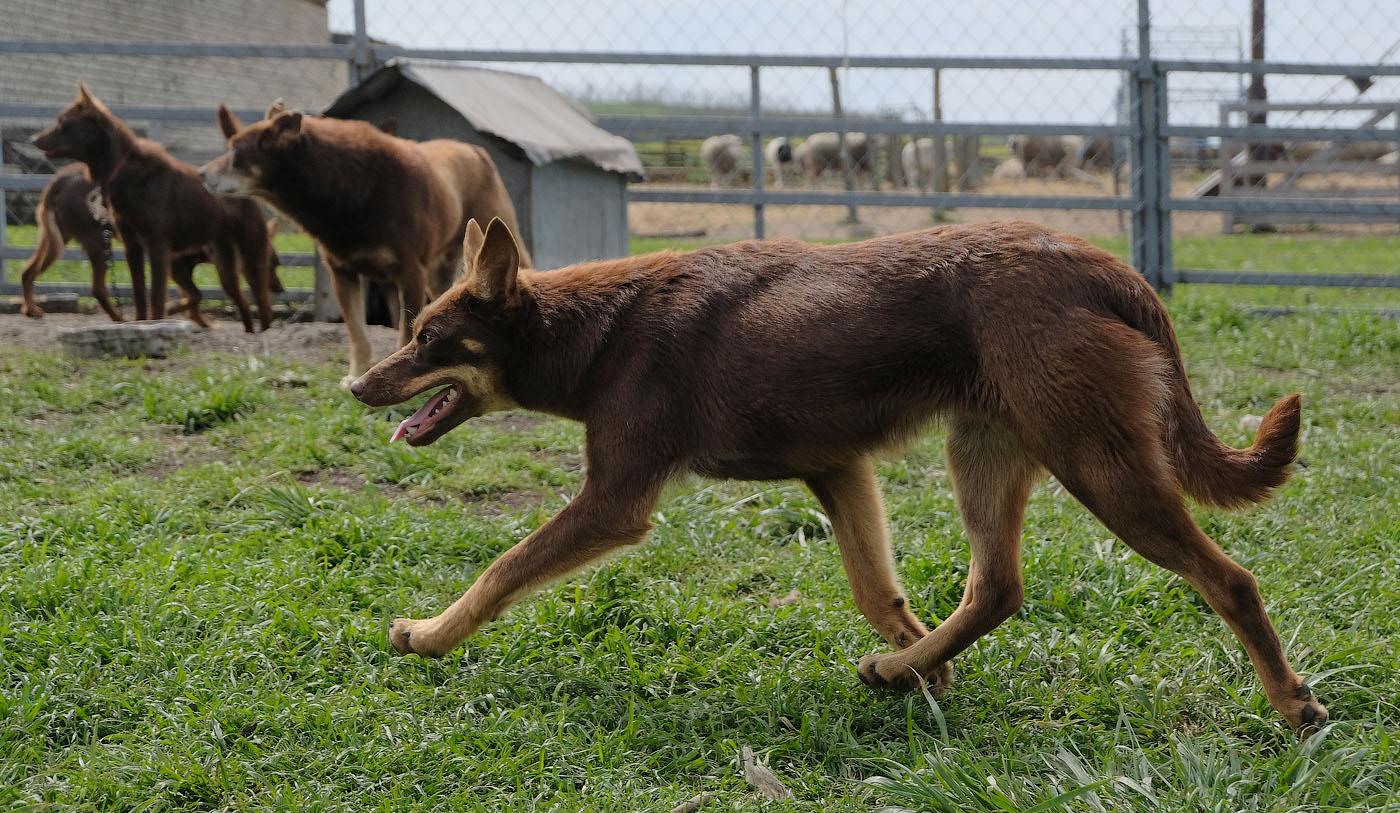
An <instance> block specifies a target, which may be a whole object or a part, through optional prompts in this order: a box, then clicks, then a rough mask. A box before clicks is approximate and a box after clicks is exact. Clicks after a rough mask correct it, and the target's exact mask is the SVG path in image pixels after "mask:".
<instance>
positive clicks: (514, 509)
mask: <svg viewBox="0 0 1400 813" xmlns="http://www.w3.org/2000/svg"><path fill="white" fill-rule="evenodd" d="M544 498H545V495H544V494H542V493H541V492H538V491H516V490H511V491H492V492H490V493H487V494H463V495H462V496H461V498H460V499H461V501H462V502H463V503H464V504H466V505H468V506H471V507H473V508H475V509H477V511H478V513H482V514H486V515H488V516H500V515H502V514H513V513H518V512H520V511H523V510H525V509H527V508H536V507H538V506H540V505H543V504H544Z"/></svg>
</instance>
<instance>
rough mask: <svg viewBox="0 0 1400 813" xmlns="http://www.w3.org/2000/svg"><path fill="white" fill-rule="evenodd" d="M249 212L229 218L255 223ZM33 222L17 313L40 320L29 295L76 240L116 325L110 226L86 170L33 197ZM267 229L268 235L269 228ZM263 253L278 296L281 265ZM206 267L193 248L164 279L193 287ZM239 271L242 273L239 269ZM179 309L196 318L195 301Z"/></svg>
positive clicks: (72, 168) (68, 172)
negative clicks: (35, 233)
mask: <svg viewBox="0 0 1400 813" xmlns="http://www.w3.org/2000/svg"><path fill="white" fill-rule="evenodd" d="M226 205H227V204H226ZM230 208H234V207H232V206H230ZM252 209H253V210H252V211H249V208H248V207H247V206H243V205H238V206H236V208H234V212H233V213H232V214H233V216H234V217H235V218H239V219H241V220H242V221H246V222H256V221H258V220H261V218H262V214H261V212H259V211H257V207H256V205H255V204H254V205H253V207H252ZM35 221H36V222H37V224H38V226H39V241H38V244H37V245H36V246H35V248H34V255H33V256H32V257H30V258H29V262H28V263H26V264H25V266H24V271H23V272H22V274H21V277H20V283H21V291H22V294H23V304H21V305H20V313H23V314H24V315H25V316H30V317H33V318H35V319H41V318H43V316H44V309H43V308H41V307H39V303H38V301H36V299H35V296H34V283H35V282H36V281H37V280H38V279H39V277H40V276H41V275H42V274H43V273H44V272H45V271H47V270H48V269H49V267H50V266H52V265H53V264H54V263H55V262H57V261H58V260H59V259H60V258H61V257H62V256H63V247H64V246H65V245H67V244H68V243H69V242H70V241H74V240H76V241H77V242H78V245H79V246H81V247H82V249H83V253H85V254H86V255H87V258H88V264H89V265H91V266H92V295H93V297H94V298H95V299H97V302H98V304H99V305H101V306H102V310H104V311H106V312H107V315H108V316H110V317H111V318H112V321H114V322H120V321H122V314H121V309H120V308H118V307H117V306H116V305H115V304H113V302H112V298H111V294H110V293H109V292H108V290H107V270H108V266H107V260H108V257H109V249H110V248H111V244H110V243H111V238H110V236H109V232H110V230H111V228H112V224H111V221H110V219H109V218H108V217H107V215H106V207H105V206H103V204H102V202H101V197H100V192H99V190H98V187H97V185H96V184H94V183H93V182H92V178H91V177H89V176H88V171H87V167H86V166H84V165H83V164H70V165H68V166H66V167H64V168H62V169H60V170H59V171H58V172H56V173H54V177H53V180H51V181H49V184H48V186H45V187H44V191H43V193H42V194H41V195H40V197H39V208H38V210H37V211H36V217H35ZM240 226H242V222H240ZM268 229H269V231H268V233H269V235H271V227H270V226H269V227H268ZM267 250H268V257H267V259H266V260H264V263H265V264H266V268H267V274H266V276H265V279H266V280H267V284H268V287H269V289H270V291H271V293H281V292H282V291H283V288H282V282H281V280H279V279H278V278H277V266H278V265H280V264H281V260H280V258H278V256H277V253H276V252H275V251H273V250H272V244H271V242H269V243H268V245H267ZM206 262H209V256H208V255H207V254H206V253H205V252H204V250H203V249H197V250H195V251H194V252H191V253H189V254H183V255H181V256H179V257H176V258H175V259H174V260H172V261H171V266H170V274H171V276H172V277H173V278H175V279H177V280H179V279H188V280H189V285H190V287H192V288H193V287H194V280H193V277H194V268H195V266H197V265H199V264H200V263H206ZM244 270H245V271H247V270H248V269H247V268H246V267H245V269H244ZM248 283H249V285H256V284H257V280H255V279H249V280H248ZM254 296H255V297H256V296H257V294H256V293H255V294H254ZM182 307H192V308H193V309H194V313H193V314H192V315H191V318H199V317H198V300H197V299H196V300H195V301H194V302H193V303H186V304H185V305H183V306H182ZM246 326H247V322H246V321H245V327H246Z"/></svg>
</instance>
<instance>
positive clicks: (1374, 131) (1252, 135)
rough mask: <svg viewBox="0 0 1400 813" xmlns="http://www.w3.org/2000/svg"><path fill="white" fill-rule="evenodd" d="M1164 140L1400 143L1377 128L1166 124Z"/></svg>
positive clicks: (1399, 133) (1399, 135)
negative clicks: (1210, 139)
mask: <svg viewBox="0 0 1400 813" xmlns="http://www.w3.org/2000/svg"><path fill="white" fill-rule="evenodd" d="M1162 134H1163V135H1165V136H1167V137H1168V138H1171V137H1175V136H1183V137H1186V138H1229V139H1238V140H1242V141H1347V142H1352V141H1390V142H1396V143H1400V130H1396V129H1393V128H1386V129H1381V128H1378V127H1349V128H1345V129H1343V128H1339V127H1222V126H1220V125H1218V124H1217V125H1209V124H1206V125H1195V124H1189V125H1188V124H1168V125H1166V126H1164V127H1162Z"/></svg>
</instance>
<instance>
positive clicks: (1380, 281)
mask: <svg viewBox="0 0 1400 813" xmlns="http://www.w3.org/2000/svg"><path fill="white" fill-rule="evenodd" d="M1176 281H1177V282H1182V283H1192V282H1204V283H1212V284H1217V285H1306V286H1310V287H1320V288H1400V274H1279V273H1269V272H1265V271H1203V270H1197V269H1193V268H1178V269H1177V270H1176Z"/></svg>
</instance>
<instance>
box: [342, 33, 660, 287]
mask: <svg viewBox="0 0 1400 813" xmlns="http://www.w3.org/2000/svg"><path fill="white" fill-rule="evenodd" d="M325 114H326V115H327V116H333V117H336V118H352V119H362V120H365V121H369V122H372V123H375V124H379V123H381V122H383V121H386V120H388V119H395V120H397V123H398V133H399V135H400V136H402V137H404V138H411V139H413V140H415V141H426V140H428V139H433V138H454V139H457V140H459V141H466V142H469V143H472V144H478V145H480V146H483V147H485V148H486V149H487V151H488V152H489V153H490V154H491V158H492V160H494V161H495V162H496V167H497V169H498V170H499V171H500V173H501V178H502V180H504V181H505V185H506V189H507V190H508V191H509V193H510V198H511V202H512V203H514V204H515V212H516V215H517V217H518V219H519V223H520V231H521V234H519V235H517V236H518V237H519V238H520V239H521V240H522V241H523V242H524V243H525V245H526V246H528V247H529V249H530V253H531V254H532V255H533V257H534V261H535V265H536V266H537V267H539V268H557V267H559V266H562V265H568V264H569V263H575V262H582V261H585V260H595V259H604V258H609V257H621V256H624V255H626V254H627V251H628V245H627V183H628V182H629V181H631V180H640V179H641V177H642V163H641V160H640V159H638V157H637V152H636V150H635V149H633V147H632V143H631V142H629V141H628V140H627V139H625V138H621V137H619V136H615V135H613V134H611V133H609V132H607V131H605V130H603V129H601V128H599V127H598V126H597V125H596V124H594V122H593V119H592V117H591V116H590V115H589V114H588V112H587V111H586V110H584V109H583V108H582V107H580V106H579V105H577V104H575V103H574V102H572V101H570V100H569V99H567V98H565V97H564V96H562V95H561V94H560V93H559V92H558V91H556V90H554V89H553V88H551V87H549V86H548V85H546V84H545V83H544V82H542V81H541V80H539V79H538V78H536V77H533V76H526V75H523V74H517V73H507V72H504V71H496V70H487V69H485V68H476V67H466V66H454V65H444V64H438V63H424V62H416V61H411V60H395V61H393V62H390V63H388V64H387V65H385V66H384V67H382V68H380V69H379V70H377V71H375V72H374V73H373V74H371V75H370V76H369V77H368V78H366V79H365V81H364V82H362V83H360V84H359V85H357V86H356V87H354V88H352V89H351V90H348V91H346V92H345V93H344V94H342V95H341V96H340V97H339V98H338V99H336V100H335V102H334V103H332V104H331V105H330V107H328V108H326V110H325ZM485 225H486V224H484V223H483V224H482V226H483V227H484V226H485Z"/></svg>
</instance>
